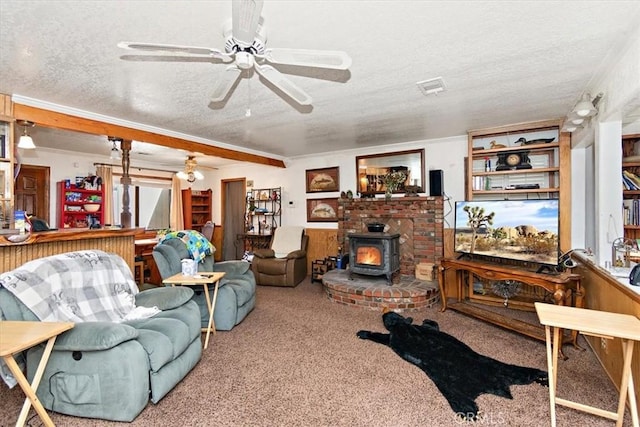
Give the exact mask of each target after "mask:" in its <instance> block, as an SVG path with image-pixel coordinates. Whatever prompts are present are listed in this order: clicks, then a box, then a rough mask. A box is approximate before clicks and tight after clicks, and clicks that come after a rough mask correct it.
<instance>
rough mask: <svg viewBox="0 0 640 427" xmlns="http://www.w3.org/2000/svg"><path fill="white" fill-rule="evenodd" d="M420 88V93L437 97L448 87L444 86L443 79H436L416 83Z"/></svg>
mask: <svg viewBox="0 0 640 427" xmlns="http://www.w3.org/2000/svg"><path fill="white" fill-rule="evenodd" d="M416 84H417V85H418V87H419V88H420V91H421V92H422V93H423V94H424V95H425V96H429V95H437V94H438V93H440V92H444V91H445V90H446V87H445V85H444V80H442V77H436V78H434V79H429V80H423V81H421V82H417V83H416Z"/></svg>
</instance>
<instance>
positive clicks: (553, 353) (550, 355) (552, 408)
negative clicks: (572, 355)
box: [544, 325, 559, 427]
mask: <svg viewBox="0 0 640 427" xmlns="http://www.w3.org/2000/svg"><path fill="white" fill-rule="evenodd" d="M554 329H555V335H554V337H557V336H558V332H559V331H558V328H554ZM544 333H545V338H546V339H545V341H546V345H547V371H548V372H547V374H548V377H549V412H550V414H551V427H556V379H557V377H556V368H557V363H558V345H557V343H556V345H553V346H552V344H551V327H550V326H548V325H546V326H545V327H544Z"/></svg>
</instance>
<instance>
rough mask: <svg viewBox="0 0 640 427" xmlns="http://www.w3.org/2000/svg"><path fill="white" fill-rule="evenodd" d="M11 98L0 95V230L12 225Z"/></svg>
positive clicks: (12, 123) (12, 158)
mask: <svg viewBox="0 0 640 427" xmlns="http://www.w3.org/2000/svg"><path fill="white" fill-rule="evenodd" d="M12 110H13V108H12V103H11V97H10V96H8V95H0V229H10V228H13V227H14V224H13V206H14V195H13V183H14V176H13V172H14V166H15V165H14V157H13V155H14V152H13V151H14V149H13V135H14V126H15V123H14V119H13V117H11V115H12Z"/></svg>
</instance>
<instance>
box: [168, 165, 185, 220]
mask: <svg viewBox="0 0 640 427" xmlns="http://www.w3.org/2000/svg"><path fill="white" fill-rule="evenodd" d="M169 223H170V225H171V229H172V230H175V231H178V230H183V229H184V216H183V214H182V187H181V185H180V179H179V178H178V177H177V176H176V175H175V174H174V175H173V176H172V177H171V212H170V214H169Z"/></svg>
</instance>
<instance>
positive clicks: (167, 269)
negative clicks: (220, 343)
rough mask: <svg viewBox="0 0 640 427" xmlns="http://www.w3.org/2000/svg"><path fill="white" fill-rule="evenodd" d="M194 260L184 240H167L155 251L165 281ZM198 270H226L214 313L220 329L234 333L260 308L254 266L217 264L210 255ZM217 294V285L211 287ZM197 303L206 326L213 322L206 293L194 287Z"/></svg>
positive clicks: (154, 255) (225, 262) (240, 262)
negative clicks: (184, 262) (189, 260)
mask: <svg viewBox="0 0 640 427" xmlns="http://www.w3.org/2000/svg"><path fill="white" fill-rule="evenodd" d="M188 258H190V254H189V251H188V250H187V246H186V244H185V243H184V242H183V241H182V240H180V239H169V240H164V241H163V242H162V243H159V244H158V245H156V246H155V247H154V248H153V259H154V261H155V263H156V266H157V267H158V271H159V272H160V276H161V277H162V278H163V279H166V278H169V277H171V276H173V275H174V274H178V273H180V272H181V271H182V260H183V259H188ZM198 271H203V272H204V271H220V272H222V271H224V272H225V273H226V274H225V276H224V277H223V278H222V279H221V280H220V283H219V286H218V298H217V300H216V306H215V310H214V313H213V320H214V322H215V325H216V329H217V330H220V331H230V330H231V329H233V327H234V326H236V325H237V324H238V323H240V322H241V321H242V320H243V319H244V318H245V317H246V316H247V315H248V314H249V313H250V312H251V310H253V308H254V307H255V305H256V280H255V278H254V276H253V272H252V271H251V264H249V263H248V262H246V261H222V262H214V260H213V255H207V256H205V257H204V259H203V260H202V261H200V262H199V263H198ZM209 286H210V287H209V290H210V291H211V295H213V289H214V285H209ZM193 290H194V296H193V300H194V301H195V302H196V303H197V304H198V306H199V307H200V315H201V322H202V327H203V328H206V327H207V325H208V323H209V309H208V308H207V302H206V300H205V296H204V290H202V289H198V287H193Z"/></svg>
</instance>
